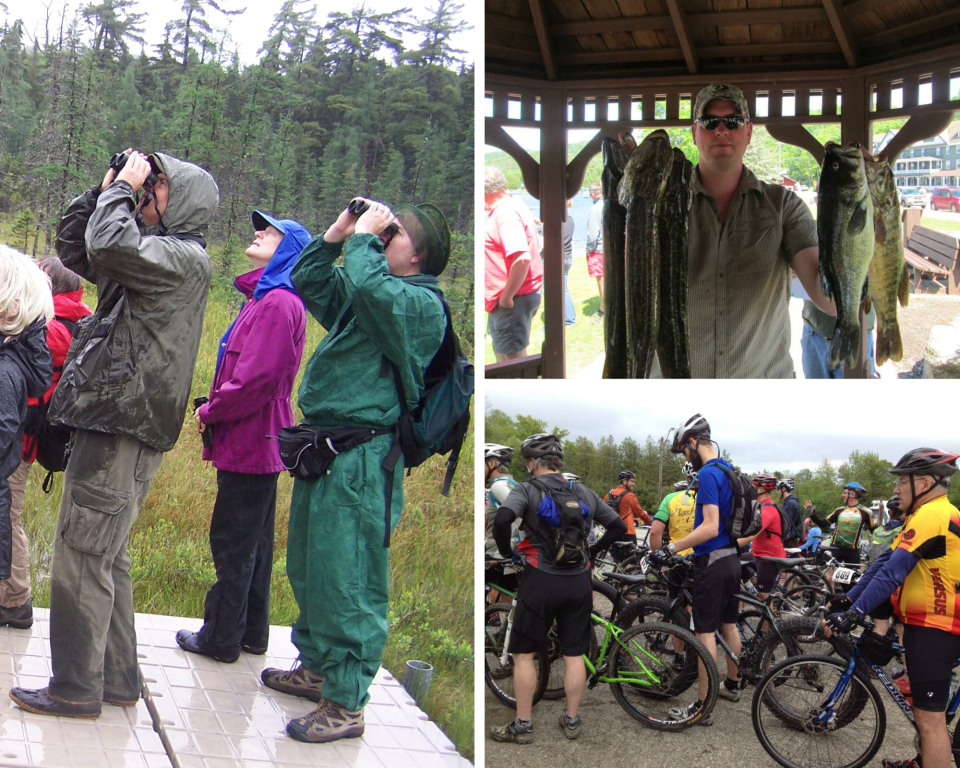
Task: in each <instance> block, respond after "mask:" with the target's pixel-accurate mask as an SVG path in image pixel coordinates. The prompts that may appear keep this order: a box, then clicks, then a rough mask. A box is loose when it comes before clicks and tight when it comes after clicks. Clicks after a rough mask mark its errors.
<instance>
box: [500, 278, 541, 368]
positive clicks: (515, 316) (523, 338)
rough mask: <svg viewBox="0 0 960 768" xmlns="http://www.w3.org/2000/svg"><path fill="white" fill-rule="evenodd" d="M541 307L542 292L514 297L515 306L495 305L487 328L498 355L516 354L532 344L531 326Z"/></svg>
mask: <svg viewBox="0 0 960 768" xmlns="http://www.w3.org/2000/svg"><path fill="white" fill-rule="evenodd" d="M539 308H540V292H539V291H535V292H533V293H524V294H522V295H520V296H514V297H513V307H512V308H511V309H504V308H503V307H501V306H496V307H494V309H493V311H492V312H490V313H489V314H488V315H487V330H488V331H489V332H490V340H491V341H492V342H493V351H494V352H496V353H497V354H498V355H514V354H516V353H517V352H520V351H521V350H524V349H526V348H527V346H529V344H530V326H531V325H532V323H533V316H534V315H535V314H537V310H538V309H539Z"/></svg>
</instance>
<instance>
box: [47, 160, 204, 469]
mask: <svg viewBox="0 0 960 768" xmlns="http://www.w3.org/2000/svg"><path fill="white" fill-rule="evenodd" d="M152 158H153V159H154V160H155V161H156V162H157V164H159V165H160V166H161V168H162V169H163V172H164V173H165V174H166V175H167V183H168V186H169V198H168V203H167V210H166V212H165V213H164V214H163V223H162V228H165V229H163V234H161V233H160V230H161V227H154V228H151V229H149V230H146V231H141V229H140V227H139V226H138V224H137V221H136V219H135V218H134V208H135V206H136V198H135V196H134V193H133V189H132V188H131V187H130V185H129V184H127V183H125V182H122V181H119V182H115V183H113V184H111V185H110V186H109V187H108V188H107V189H106V190H105V191H104V192H102V193H101V192H100V189H99V187H94V188H92V189H90V190H88V191H87V192H85V193H84V194H82V195H80V197H78V198H76V199H75V200H74V201H73V202H72V203H70V205H69V206H68V207H67V210H66V212H65V213H64V214H63V217H62V218H61V219H60V228H59V231H58V232H57V255H58V256H59V257H60V259H61V260H62V261H63V263H64V265H65V266H66V267H67V268H69V269H70V270H72V271H73V272H76V273H77V274H78V275H80V277H82V278H84V279H86V280H89V281H90V282H95V283H96V285H97V293H98V297H99V300H98V303H97V311H96V312H95V313H94V314H93V315H91V316H90V317H86V318H83V319H82V320H80V321H79V322H78V323H77V327H76V329H75V331H74V334H73V343H72V344H71V345H70V351H69V353H68V354H67V359H66V362H65V363H64V367H63V376H62V377H61V379H60V383H59V384H58V385H57V389H56V391H55V392H54V395H53V399H52V401H51V403H50V412H49V418H50V421H51V422H53V423H58V424H64V425H66V426H69V427H76V428H79V429H87V430H92V431H94V432H107V433H110V434H125V435H130V436H132V437H135V438H136V439H137V440H140V441H141V442H143V443H146V444H147V445H149V446H150V447H151V448H155V449H156V450H158V451H169V450H170V449H171V448H173V446H174V444H175V443H176V441H177V437H178V436H179V435H180V428H181V427H182V426H183V417H184V414H185V412H186V408H187V400H188V398H189V396H190V383H191V380H192V378H193V366H194V363H195V362H196V359H197V350H198V349H199V347H200V334H201V331H202V330H203V312H204V309H205V308H206V304H207V293H208V291H209V289H210V258H209V257H208V256H207V253H206V251H205V250H204V243H203V233H204V231H205V230H206V228H207V226H209V224H210V222H211V220H212V219H213V214H214V212H215V211H216V208H217V204H218V202H219V190H218V189H217V184H216V182H215V181H214V180H213V177H212V176H211V175H210V174H209V173H207V172H206V171H205V170H203V169H202V168H199V167H198V166H196V165H193V164H191V163H186V162H184V161H182V160H178V159H176V158H174V157H170V156H169V155H162V154H154V155H152Z"/></svg>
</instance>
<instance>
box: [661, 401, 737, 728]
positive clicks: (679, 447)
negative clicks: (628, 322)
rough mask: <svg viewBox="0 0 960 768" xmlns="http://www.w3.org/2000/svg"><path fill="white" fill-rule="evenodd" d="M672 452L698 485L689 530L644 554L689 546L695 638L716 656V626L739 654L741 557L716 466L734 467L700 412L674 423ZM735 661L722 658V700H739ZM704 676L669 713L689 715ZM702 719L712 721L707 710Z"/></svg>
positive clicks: (729, 495) (727, 492) (703, 689)
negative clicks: (692, 694) (691, 697)
mask: <svg viewBox="0 0 960 768" xmlns="http://www.w3.org/2000/svg"><path fill="white" fill-rule="evenodd" d="M671 451H672V452H673V453H683V455H684V457H685V458H686V459H687V461H689V462H690V463H691V464H692V465H693V468H694V470H696V471H697V479H698V480H699V483H700V487H699V489H698V490H697V504H696V511H695V513H694V528H693V531H692V532H691V533H689V534H687V535H686V536H683V537H682V538H680V539H678V540H677V541H675V542H672V543H670V544H668V545H667V546H666V547H663V548H661V549H655V550H651V552H650V555H649V559H650V562H652V563H653V564H654V565H664V564H666V563H667V562H669V560H670V558H671V557H672V556H673V555H674V554H676V553H677V552H682V551H683V550H685V549H686V548H687V547H693V551H694V554H695V555H696V558H695V560H694V570H693V588H692V590H691V592H692V598H693V627H694V632H695V633H696V635H697V639H698V640H700V642H701V643H703V644H704V645H705V646H706V647H707V649H708V650H709V651H710V654H711V655H712V656H713V659H714V661H716V659H717V641H716V638H715V637H714V634H713V633H714V632H715V631H716V630H718V629H720V630H721V631H722V632H723V637H724V639H725V640H726V641H727V644H728V645H729V646H730V650H731V651H732V652H733V653H734V655H736V656H739V655H740V634H739V633H738V632H737V625H736V621H737V609H738V607H739V606H738V601H737V597H736V596H737V591H738V589H739V587H740V558H739V557H738V556H737V547H736V542H735V541H734V540H733V539H732V538H731V536H730V534H729V533H727V528H726V521H727V520H728V519H729V518H730V513H731V510H732V506H733V489H732V488H731V486H730V481H729V480H728V479H727V476H726V475H725V474H724V471H723V469H721V467H726V468H727V469H728V470H730V471H733V466H732V465H731V464H730V463H729V462H728V461H727V460H726V459H722V458H720V454H719V451H718V450H717V447H716V444H715V443H714V442H713V441H712V440H711V439H710V424H709V423H708V422H707V420H706V419H705V418H703V416H701V415H700V414H699V413H698V414H696V415H694V416H691V417H690V418H689V419H687V420H686V421H684V422H683V423H681V425H680V427H679V428H678V429H677V431H676V433H675V435H674V438H673V445H672V446H671ZM739 677H740V676H739V672H738V669H737V666H736V664H734V662H733V661H732V660H731V659H730V658H728V659H727V679H726V680H724V682H723V685H721V686H720V691H719V695H720V697H721V698H723V699H726V700H727V701H739V699H740V679H739ZM707 688H708V681H707V678H706V674H705V672H704V671H703V670H701V671H700V698H699V699H698V700H697V701H695V702H694V703H693V704H690V705H688V707H685V708H683V710H675V711H671V714H672V715H673V716H674V717H677V718H680V717H685V716H689V714H690V712H689V711H688V710H689V709H691V708H698V707H702V706H703V703H702V702H703V697H704V696H706V693H707ZM700 722H701V723H702V724H703V725H711V724H712V723H713V715H712V714H711V715H710V716H708V717H707V718H706V719H705V720H701V721H700Z"/></svg>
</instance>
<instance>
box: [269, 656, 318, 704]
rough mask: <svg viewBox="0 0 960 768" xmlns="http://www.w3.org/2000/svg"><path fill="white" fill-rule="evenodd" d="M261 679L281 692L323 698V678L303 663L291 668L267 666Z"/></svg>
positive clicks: (307, 697) (316, 699)
mask: <svg viewBox="0 0 960 768" xmlns="http://www.w3.org/2000/svg"><path fill="white" fill-rule="evenodd" d="M260 679H261V680H262V681H263V684H264V685H265V686H267V688H273V690H275V691H280V692H281V693H289V694H290V695H291V696H302V697H303V698H305V699H310V701H316V702H319V701H320V700H321V699H322V698H323V678H322V677H320V675H315V674H313V672H311V671H310V670H309V669H307V668H306V667H304V666H303V665H302V664H297V666H295V667H294V668H293V669H289V670H284V669H277V668H276V667H267V668H266V669H265V670H263V672H261V673H260Z"/></svg>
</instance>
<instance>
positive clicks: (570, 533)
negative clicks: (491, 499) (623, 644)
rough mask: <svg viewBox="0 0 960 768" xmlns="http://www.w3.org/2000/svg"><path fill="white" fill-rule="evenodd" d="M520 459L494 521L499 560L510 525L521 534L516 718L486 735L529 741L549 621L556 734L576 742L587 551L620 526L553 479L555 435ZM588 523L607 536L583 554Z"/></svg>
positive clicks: (559, 455)
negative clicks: (557, 672) (555, 649)
mask: <svg viewBox="0 0 960 768" xmlns="http://www.w3.org/2000/svg"><path fill="white" fill-rule="evenodd" d="M520 455H521V456H522V457H523V458H524V460H525V461H526V465H527V471H528V472H529V473H530V474H531V475H533V477H532V479H530V480H528V481H526V482H524V483H521V484H520V485H519V486H518V487H516V488H514V489H513V491H512V492H511V494H510V496H509V497H508V498H507V500H506V501H505V502H504V503H503V504H502V505H501V506H500V508H499V509H498V510H497V514H496V516H495V518H494V521H493V535H494V538H495V539H496V542H497V548H498V549H499V551H500V554H501V555H503V556H504V557H512V556H513V551H512V549H511V541H510V530H511V525H512V524H513V521H514V520H515V519H517V518H519V519H520V520H521V521H522V528H523V533H524V538H523V541H521V542H520V548H519V549H520V552H521V553H522V554H523V555H524V557H525V559H526V567H525V568H524V571H523V575H522V576H521V579H520V584H521V589H520V591H519V594H518V595H517V609H516V614H515V618H514V623H513V632H512V634H511V636H510V646H509V648H508V651H509V652H510V653H511V654H512V655H513V666H514V671H513V679H514V685H515V689H516V697H517V716H516V719H515V720H513V721H511V722H509V723H507V724H506V725H504V726H500V727H495V728H491V730H490V735H491V736H492V737H493V739H494V740H496V741H509V742H514V743H516V744H530V743H531V742H532V741H533V720H532V711H533V694H534V690H535V689H536V684H537V674H536V669H535V667H534V655H535V653H536V651H537V650H538V649H539V648H540V647H541V646H544V645H546V643H547V635H548V632H549V630H550V627H551V626H552V625H553V622H554V620H556V623H557V635H558V637H559V641H560V651H561V653H562V654H563V657H564V659H563V660H564V680H563V687H564V691H565V692H566V695H567V712H566V714H565V715H561V716H560V727H561V728H562V729H563V732H564V735H565V736H566V737H567V738H568V739H575V738H577V736H579V735H580V716H579V715H578V714H577V710H578V709H579V707H580V699H581V697H582V696H583V690H584V688H585V687H586V682H587V672H586V667H585V666H584V663H583V654H584V653H586V652H587V650H588V648H589V646H590V634H591V633H592V632H593V624H592V622H591V619H590V612H591V610H592V608H593V589H592V588H591V586H590V575H591V571H592V569H591V564H590V560H591V557H592V554H593V552H594V551H599V550H601V549H605V548H606V547H608V546H609V545H610V544H611V543H613V542H614V541H616V540H617V539H618V538H620V537H621V536H622V535H623V533H624V532H625V531H626V526H625V525H624V523H623V521H621V520H620V518H619V517H618V516H617V513H616V512H614V511H613V510H612V509H610V507H608V506H607V505H606V504H604V503H603V502H602V501H601V500H600V498H599V497H598V496H597V494H595V493H594V492H593V491H591V490H590V489H588V488H587V487H586V486H584V485H582V484H577V485H576V486H575V487H573V488H571V487H570V485H569V484H568V481H567V480H566V479H565V478H564V477H563V476H562V475H561V474H560V469H561V468H562V467H563V450H562V449H561V447H560V440H559V438H557V437H556V436H555V435H543V434H539V435H533V436H531V437H528V438H527V439H526V440H524V441H523V445H522V446H521V447H520ZM571 512H572V514H571ZM594 518H595V519H596V521H597V522H598V523H600V524H601V525H602V526H604V527H605V528H606V529H607V530H606V533H605V534H604V535H603V536H602V537H601V538H600V541H598V542H597V544H596V545H594V546H593V547H590V548H589V549H588V547H587V531H589V530H590V526H591V524H592V522H593V520H594Z"/></svg>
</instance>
